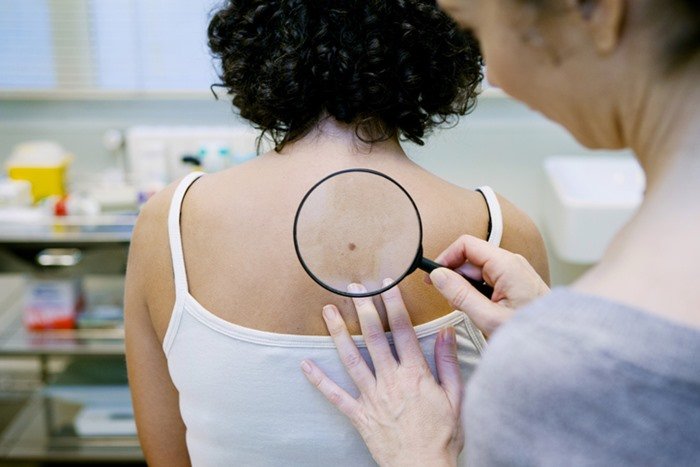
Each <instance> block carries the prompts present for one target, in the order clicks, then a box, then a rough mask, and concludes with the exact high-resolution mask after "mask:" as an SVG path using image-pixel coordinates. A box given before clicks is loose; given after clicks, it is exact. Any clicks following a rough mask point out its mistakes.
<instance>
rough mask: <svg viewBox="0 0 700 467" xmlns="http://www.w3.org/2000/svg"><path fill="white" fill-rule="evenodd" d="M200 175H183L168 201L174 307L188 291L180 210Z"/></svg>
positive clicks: (197, 173) (194, 173) (193, 173)
mask: <svg viewBox="0 0 700 467" xmlns="http://www.w3.org/2000/svg"><path fill="white" fill-rule="evenodd" d="M202 175H204V173H203V172H192V173H190V174H188V175H187V176H185V177H184V178H183V179H182V180H181V181H180V184H179V185H178V186H177V188H176V189H175V193H174V194H173V199H172V201H171V202H170V211H169V213H168V239H169V241H170V256H171V258H172V261H173V279H174V281H175V307H176V308H177V307H178V305H179V304H180V303H181V302H182V299H183V298H184V297H185V295H186V294H187V291H188V286H187V272H186V270H185V256H184V254H183V251H182V235H181V233H180V212H181V210H182V200H183V199H184V198H185V194H186V193H187V190H188V189H189V188H190V186H192V184H193V183H194V182H195V181H196V180H197V179H198V178H199V177H201V176H202Z"/></svg>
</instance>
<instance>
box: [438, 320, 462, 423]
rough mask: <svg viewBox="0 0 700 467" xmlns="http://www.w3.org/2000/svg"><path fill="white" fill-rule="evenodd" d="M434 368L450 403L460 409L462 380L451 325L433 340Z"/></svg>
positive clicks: (454, 336) (453, 330)
mask: <svg viewBox="0 0 700 467" xmlns="http://www.w3.org/2000/svg"><path fill="white" fill-rule="evenodd" d="M435 368H436V369H437V375H438V379H439V380H440V386H442V388H443V389H444V390H445V394H447V398H448V399H449V400H450V404H452V407H453V408H454V409H455V410H457V411H459V410H461V407H462V395H463V394H464V380H463V379H462V373H461V371H460V368H459V359H458V358H457V339H456V335H455V329H454V328H453V327H449V328H446V329H443V330H441V331H440V334H438V338H437V339H436V340H435Z"/></svg>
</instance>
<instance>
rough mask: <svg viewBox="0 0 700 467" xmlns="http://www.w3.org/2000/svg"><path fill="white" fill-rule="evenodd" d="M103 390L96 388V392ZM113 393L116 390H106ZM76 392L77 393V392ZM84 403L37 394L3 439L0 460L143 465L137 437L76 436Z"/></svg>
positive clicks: (47, 394) (43, 393)
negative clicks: (76, 423) (75, 426)
mask: <svg viewBox="0 0 700 467" xmlns="http://www.w3.org/2000/svg"><path fill="white" fill-rule="evenodd" d="M100 390H102V389H101V388H99V387H98V388H97V389H93V393H95V392H96V391H100ZM105 390H106V391H107V393H110V394H112V393H114V389H113V388H105ZM74 392H75V391H74ZM83 405H84V404H81V403H80V402H79V401H77V400H75V399H71V398H70V397H60V395H58V396H57V395H56V394H55V393H52V392H51V391H47V390H40V391H38V392H37V393H35V394H34V395H33V396H32V397H31V398H30V400H29V401H28V402H27V404H26V405H25V406H24V408H22V410H21V411H20V412H19V414H18V415H17V416H16V417H15V419H14V420H13V422H12V423H11V424H10V426H9V427H8V428H7V429H6V430H5V432H4V433H3V435H2V438H1V439H0V459H7V460H16V461H35V462H45V461H51V462H100V461H102V462H105V461H106V462H143V453H142V451H141V448H140V446H139V442H138V439H137V438H136V437H135V436H128V435H127V436H90V437H81V436H78V435H77V434H76V431H75V428H74V420H75V417H76V416H77V415H78V413H79V411H80V410H81V408H82V407H83Z"/></svg>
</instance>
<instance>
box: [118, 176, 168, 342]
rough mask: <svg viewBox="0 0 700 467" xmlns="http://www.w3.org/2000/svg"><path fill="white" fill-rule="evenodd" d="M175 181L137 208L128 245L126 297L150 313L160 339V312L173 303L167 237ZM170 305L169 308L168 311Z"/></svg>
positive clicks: (163, 319)
mask: <svg viewBox="0 0 700 467" xmlns="http://www.w3.org/2000/svg"><path fill="white" fill-rule="evenodd" d="M178 183H179V181H177V182H174V183H173V184H171V185H169V186H167V187H166V188H164V189H163V190H161V191H159V192H158V193H156V194H155V195H154V196H153V197H151V199H150V200H148V202H147V203H146V204H145V205H144V206H143V207H142V208H141V212H140V213H139V216H138V218H137V220H136V225H135V226H134V232H133V234H132V236H131V244H130V246H129V261H128V264H127V274H126V294H127V296H128V298H129V299H130V301H132V303H133V301H137V302H140V303H142V304H143V305H144V306H143V307H142V309H147V310H148V312H149V313H150V315H151V316H150V317H151V321H152V323H153V326H154V328H155V330H156V334H157V335H158V337H159V338H160V339H161V340H162V337H163V335H164V334H165V329H167V323H168V321H169V315H165V314H164V313H163V312H162V310H164V309H168V308H169V307H168V303H173V302H174V297H175V289H174V285H173V281H172V271H173V269H172V262H171V259H170V241H169V238H168V212H169V210H170V203H171V201H172V197H173V193H174V192H175V189H176V187H177V185H178ZM171 308H172V306H170V309H171Z"/></svg>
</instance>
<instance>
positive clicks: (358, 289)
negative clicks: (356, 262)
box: [348, 284, 367, 293]
mask: <svg viewBox="0 0 700 467" xmlns="http://www.w3.org/2000/svg"><path fill="white" fill-rule="evenodd" d="M348 292H350V293H364V292H367V290H366V289H365V288H364V286H362V284H350V285H348Z"/></svg>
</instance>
